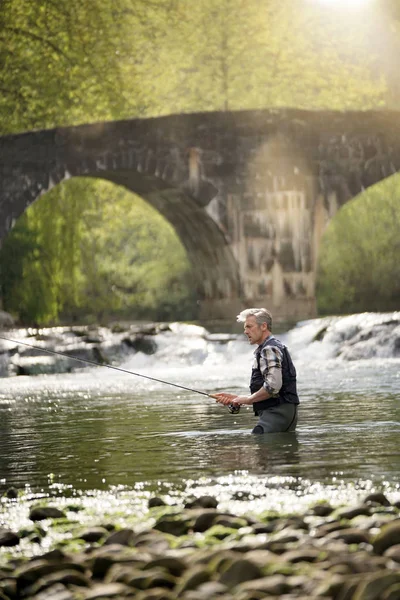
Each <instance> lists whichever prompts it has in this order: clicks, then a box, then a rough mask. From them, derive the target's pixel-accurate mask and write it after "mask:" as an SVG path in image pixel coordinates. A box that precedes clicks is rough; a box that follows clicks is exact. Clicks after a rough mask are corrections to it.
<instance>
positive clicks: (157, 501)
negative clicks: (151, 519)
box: [148, 496, 166, 508]
mask: <svg viewBox="0 0 400 600" xmlns="http://www.w3.org/2000/svg"><path fill="white" fill-rule="evenodd" d="M155 506H166V502H164V500H163V499H162V498H159V497H158V496H155V497H154V498H150V499H149V502H148V507H149V508H154V507H155Z"/></svg>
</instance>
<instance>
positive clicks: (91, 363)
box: [0, 335, 214, 398]
mask: <svg viewBox="0 0 400 600" xmlns="http://www.w3.org/2000/svg"><path fill="white" fill-rule="evenodd" d="M0 339H1V340H5V341H6V342H12V343H13V344H22V345H23V346H28V347H29V348H34V349H35V350H39V351H42V352H47V353H48V354H56V355H57V356H63V357H64V358H71V359H73V360H77V361H79V362H82V363H87V364H89V365H93V366H95V367H107V369H114V371H121V372H122V373H128V374H129V375H136V377H143V378H144V379H151V381H157V382H158V383H165V384H166V385H173V386H174V387H176V388H180V389H181V390H187V391H188V392H195V393H196V394H202V395H203V396H208V397H209V398H214V396H213V395H212V394H207V392H202V391H201V390H195V389H193V388H190V387H185V386H184V385H178V384H177V383H171V382H170V381H164V380H163V379H157V378H156V377H150V376H149V375H143V374H142V373H134V372H133V371H128V369H122V368H121V367H115V366H114V365H109V364H107V363H98V362H95V361H94V360H89V359H87V358H78V357H77V356H70V355H69V354H66V353H65V352H57V350H48V349H47V348H41V347H40V346H35V345H34V344H28V343H27V342H21V341H17V340H12V339H10V338H6V337H4V336H2V335H0Z"/></svg>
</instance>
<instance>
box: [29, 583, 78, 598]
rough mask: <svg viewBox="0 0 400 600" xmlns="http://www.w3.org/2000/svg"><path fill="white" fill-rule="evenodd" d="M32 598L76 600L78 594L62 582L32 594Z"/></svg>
mask: <svg viewBox="0 0 400 600" xmlns="http://www.w3.org/2000/svg"><path fill="white" fill-rule="evenodd" d="M31 600H76V596H75V594H73V592H71V591H70V590H69V589H68V588H67V587H66V586H65V585H63V584H62V583H55V584H54V585H52V586H51V587H49V588H46V589H45V590H43V591H42V592H40V593H39V594H35V596H31Z"/></svg>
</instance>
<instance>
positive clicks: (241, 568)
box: [220, 558, 263, 589]
mask: <svg viewBox="0 0 400 600" xmlns="http://www.w3.org/2000/svg"><path fill="white" fill-rule="evenodd" d="M262 575H263V574H262V571H261V569H260V567H258V566H257V565H256V564H255V563H254V562H252V561H250V560H247V559H245V558H241V559H239V560H236V561H234V562H233V563H232V564H231V565H230V566H229V567H228V568H227V569H226V571H224V573H222V575H221V579H220V581H221V583H223V584H224V585H226V586H227V587H228V588H230V589H231V588H233V587H235V586H237V585H238V584H239V583H243V582H245V581H249V580H251V579H260V578H261V577H262Z"/></svg>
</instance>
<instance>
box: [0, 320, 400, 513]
mask: <svg viewBox="0 0 400 600" xmlns="http://www.w3.org/2000/svg"><path fill="white" fill-rule="evenodd" d="M277 337H280V339H281V340H282V341H284V342H285V343H287V345H288V347H289V349H290V350H291V353H292V356H293V359H294V362H295V365H296V368H297V372H298V388H299V395H300V398H301V407H300V408H301V410H300V417H299V424H298V429H297V432H296V433H294V434H274V435H266V436H253V435H251V434H250V431H251V429H252V427H253V426H254V423H255V417H254V416H253V414H252V411H251V409H246V408H242V409H241V411H240V413H239V414H238V415H231V414H230V413H229V412H228V411H227V409H226V408H225V407H222V406H220V405H217V404H216V403H215V402H214V401H213V400H212V399H210V398H208V397H207V396H204V395H202V394H199V393H197V392H195V391H193V392H192V391H188V390H184V389H180V388H177V387H174V386H169V385H167V384H165V383H158V382H156V381H153V380H149V379H146V378H142V377H139V376H137V375H130V374H127V373H122V372H117V371H115V370H111V369H108V368H106V367H90V368H88V369H83V370H82V369H80V370H79V371H76V372H74V373H68V374H62V375H61V374H59V375H46V376H30V377H28V376H20V377H8V378H2V379H0V439H1V455H0V486H1V487H0V491H3V492H4V491H5V490H6V489H7V488H9V487H10V486H15V487H16V488H18V489H19V490H21V489H22V490H25V491H26V493H28V492H29V494H30V495H31V497H32V496H35V495H37V496H40V495H41V494H43V493H50V494H58V495H61V496H62V495H67V494H69V495H71V494H79V495H80V496H86V497H95V496H96V495H101V497H102V498H103V501H106V502H112V501H113V499H114V498H115V497H116V493H117V491H118V490H124V493H125V494H130V493H131V494H134V493H138V491H140V490H141V491H142V492H143V493H144V492H145V491H146V490H148V491H152V492H154V491H157V490H158V491H159V492H160V493H161V492H163V493H164V494H165V493H167V492H168V493H169V494H172V495H173V494H177V493H181V494H183V493H184V494H187V495H190V494H194V493H210V494H214V495H216V496H218V497H219V498H220V500H221V501H222V502H225V503H231V504H232V503H233V502H234V501H235V499H240V498H242V499H243V498H247V499H248V501H249V502H251V503H252V506H253V508H254V507H256V505H257V502H258V501H260V499H261V498H263V497H265V494H266V490H267V492H268V497H269V500H270V503H271V504H276V505H279V506H292V507H293V506H294V505H296V506H297V505H298V506H300V505H301V504H302V503H307V502H308V503H309V502H310V501H311V500H313V501H315V500H318V499H326V498H329V500H330V501H332V502H335V501H336V502H347V501H354V500H356V499H357V498H358V497H359V496H360V495H363V494H364V493H365V491H370V490H375V489H379V490H383V491H384V492H385V493H387V494H388V496H389V497H391V498H393V499H398V498H399V496H400V487H399V483H400V477H399V475H400V443H399V441H400V436H399V433H400V343H399V342H400V313H392V314H376V313H365V314H363V315H351V316H348V317H341V318H325V319H314V320H311V321H307V322H301V323H299V324H298V325H297V326H296V327H295V328H293V329H291V330H290V331H288V332H285V333H282V334H280V335H279V336H277ZM157 345H158V350H157V352H156V354H154V355H152V356H147V355H144V354H141V353H140V352H139V353H136V354H132V355H131V356H130V357H129V358H128V359H127V360H126V361H125V362H124V363H123V364H121V365H120V366H121V367H122V368H124V369H127V370H130V371H134V372H135V373H140V374H143V375H147V376H149V377H154V378H157V379H162V380H164V381H168V382H171V383H175V384H176V385H181V386H185V387H189V388H191V389H193V390H199V391H205V392H209V393H212V392H214V391H217V390H222V389H227V390H230V391H236V392H238V393H246V390H247V385H248V379H249V374H250V368H251V360H252V352H253V350H254V348H253V347H251V346H249V344H248V342H247V340H246V339H245V337H244V335H241V334H240V335H237V336H229V335H225V336H224V335H222V334H221V335H209V334H208V332H207V331H206V330H204V329H203V328H201V327H196V326H193V325H185V324H179V323H176V324H174V325H173V326H172V331H166V332H163V333H160V334H158V335H157ZM99 510H100V511H101V510H102V509H101V508H99Z"/></svg>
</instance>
